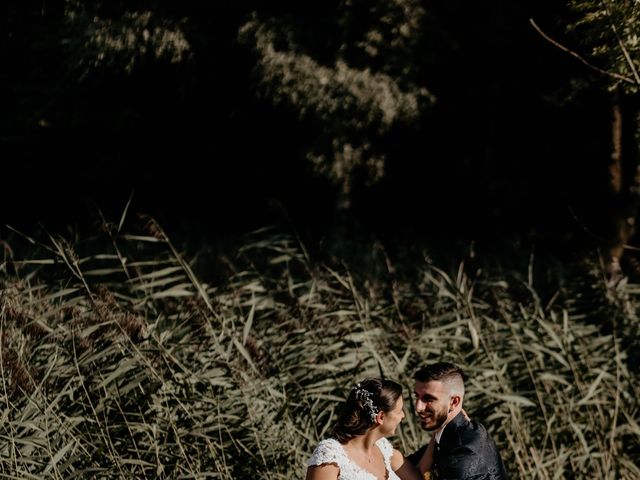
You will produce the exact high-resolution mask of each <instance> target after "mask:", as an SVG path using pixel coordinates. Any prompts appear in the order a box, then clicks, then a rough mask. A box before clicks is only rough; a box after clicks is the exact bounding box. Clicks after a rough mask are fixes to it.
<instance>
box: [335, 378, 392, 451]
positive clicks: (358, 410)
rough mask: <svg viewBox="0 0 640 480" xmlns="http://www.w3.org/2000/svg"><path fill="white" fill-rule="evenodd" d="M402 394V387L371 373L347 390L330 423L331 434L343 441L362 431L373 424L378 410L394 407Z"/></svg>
mask: <svg viewBox="0 0 640 480" xmlns="http://www.w3.org/2000/svg"><path fill="white" fill-rule="evenodd" d="M401 396H402V387H401V386H400V385H399V384H397V383H396V382H394V381H392V380H387V379H384V378H380V377H374V378H366V379H364V380H362V381H361V382H360V383H357V384H356V385H355V386H354V387H353V388H352V389H351V391H350V392H349V396H348V397H347V401H346V402H345V403H344V405H343V407H342V412H341V414H340V417H339V418H338V421H337V422H336V425H335V426H334V427H333V433H332V434H333V437H334V438H335V439H336V440H338V441H339V442H340V443H346V442H347V441H348V440H351V439H352V438H353V437H356V436H358V435H362V434H363V433H365V432H366V431H367V430H369V428H371V427H372V426H373V425H374V424H375V420H376V416H377V415H378V413H380V412H385V413H388V412H390V411H391V410H393V407H394V406H395V405H396V402H397V401H398V399H399V398H400V397H401Z"/></svg>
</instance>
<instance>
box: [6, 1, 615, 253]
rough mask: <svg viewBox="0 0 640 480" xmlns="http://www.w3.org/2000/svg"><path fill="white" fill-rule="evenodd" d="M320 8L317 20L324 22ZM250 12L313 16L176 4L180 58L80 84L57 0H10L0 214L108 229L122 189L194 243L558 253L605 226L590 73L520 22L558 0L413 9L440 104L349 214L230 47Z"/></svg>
mask: <svg viewBox="0 0 640 480" xmlns="http://www.w3.org/2000/svg"><path fill="white" fill-rule="evenodd" d="M157 5H160V6H161V5H162V3H157ZM327 5H328V6H326V9H325V7H323V6H320V7H317V9H316V11H314V12H313V13H312V15H313V16H314V17H313V18H314V19H315V20H317V17H318V16H320V17H322V15H323V14H325V15H326V16H327V19H330V16H331V8H330V7H331V5H332V2H328V3H327ZM176 8H177V7H176ZM255 8H258V9H263V10H265V9H266V10H268V11H270V12H271V13H272V14H274V13H275V14H278V13H281V14H285V13H286V14H287V15H290V16H292V17H293V18H299V19H301V21H303V20H304V21H310V20H309V17H306V16H305V15H307V13H305V11H304V10H303V7H301V6H299V5H298V6H295V4H291V3H286V2H271V3H269V2H245V3H242V2H240V3H239V4H233V5H232V4H231V3H230V2H229V3H225V2H222V3H220V4H217V5H215V6H203V5H199V4H198V3H197V2H192V3H189V2H187V3H185V4H184V5H182V6H181V7H180V12H179V16H183V15H184V16H186V17H187V18H188V19H189V28H188V29H187V36H188V38H189V40H190V44H191V46H192V55H193V56H192V59H191V60H190V61H189V62H184V63H183V64H179V65H174V64H167V63H165V64H162V63H161V62H160V63H159V62H155V63H154V62H150V61H149V62H148V63H144V62H143V63H142V65H141V66H139V67H138V68H136V70H135V71H134V73H133V74H123V73H122V72H121V71H117V70H115V69H114V70H113V71H109V70H108V69H105V70H102V71H100V72H99V73H98V74H94V75H92V76H90V77H89V78H88V79H84V80H82V81H79V80H78V74H77V72H76V70H75V69H74V58H75V57H74V55H73V51H72V53H69V50H68V49H65V48H63V46H61V45H63V44H62V43H61V41H60V38H61V34H60V32H61V31H62V30H63V25H64V22H63V15H62V11H63V4H62V3H61V4H59V5H58V4H55V2H54V4H52V5H49V6H47V10H46V12H45V14H44V15H43V14H42V12H43V7H42V5H41V4H35V3H29V2H27V3H24V4H23V3H20V4H18V3H16V2H13V3H10V6H9V7H8V13H9V15H8V16H7V20H6V23H5V26H6V29H5V33H4V34H3V51H4V54H5V55H4V57H5V61H4V63H5V68H3V71H4V73H3V75H2V80H3V83H4V86H5V88H4V89H3V91H4V92H5V93H4V100H3V105H4V108H3V109H2V111H3V115H2V117H3V118H2V132H3V133H2V138H1V142H0V155H1V157H2V189H1V193H0V195H1V198H0V204H1V205H2V207H0V214H1V216H2V223H3V224H10V225H12V226H15V227H16V228H20V229H26V230H31V229H33V228H35V227H36V226H37V224H38V223H41V224H44V225H45V226H47V227H48V228H50V229H53V230H56V229H64V228H65V226H66V225H76V226H80V227H83V226H91V225H93V224H94V223H95V222H96V215H95V211H96V209H100V210H102V211H103V212H104V214H105V215H106V216H107V217H108V218H109V219H111V220H114V221H118V220H119V217H120V214H121V213H122V211H123V209H124V207H125V205H126V203H127V201H128V199H129V197H130V195H131V194H132V193H133V200H132V204H131V214H132V216H133V215H134V214H135V213H137V212H141V213H146V214H149V215H151V216H153V217H155V218H156V219H158V221H159V222H160V223H161V224H162V225H163V226H164V227H165V229H167V230H168V231H171V232H176V233H180V232H182V233H187V234H190V235H203V236H206V237H209V238H215V237H223V236H228V235H236V234H241V233H243V232H247V231H249V230H251V229H253V228H258V227H261V226H264V225H269V224H273V223H290V224H292V225H294V226H295V227H296V228H297V229H299V230H300V231H302V232H305V233H308V234H309V235H311V236H321V235H323V234H325V233H326V232H327V231H332V230H335V229H336V228H344V227H345V226H347V230H349V229H352V231H354V230H356V229H357V230H358V231H359V232H367V233H372V234H375V235H379V236H381V237H384V238H388V239H389V240H392V241H395V240H402V241H414V240H416V239H431V240H434V241H442V242H448V241H470V240H479V241H486V243H487V244H491V243H492V242H494V241H497V240H499V239H509V240H508V241H511V239H513V238H520V239H522V238H525V239H537V240H536V241H538V242H546V243H548V244H556V245H557V246H559V247H560V245H561V244H562V243H563V242H564V244H565V247H564V248H566V245H567V244H568V245H574V244H576V243H580V242H586V243H588V242H591V241H593V239H594V238H596V237H597V234H598V232H599V231H601V230H602V223H603V222H605V220H606V218H605V217H606V212H605V211H604V209H603V207H602V205H603V203H602V201H601V198H602V196H603V195H604V194H605V191H606V188H607V181H608V177H607V175H608V174H607V165H608V159H609V155H610V124H611V115H610V105H609V100H608V97H607V95H605V94H604V93H603V92H602V91H601V90H599V89H596V88H592V89H582V90H579V91H576V90H575V89H574V90H572V89H571V80H572V79H574V78H577V77H585V76H588V75H590V74H591V72H589V71H588V69H587V68H586V67H584V66H583V65H581V64H579V63H578V62H577V61H576V60H575V59H573V58H571V57H570V56H568V55H567V54H565V53H563V52H561V51H560V50H558V49H557V48H555V47H554V46H552V45H551V44H549V43H548V42H546V41H545V40H544V39H543V38H542V37H541V36H540V35H539V34H538V33H537V32H536V31H535V30H534V29H533V28H532V27H531V25H530V24H529V18H535V20H536V21H537V23H538V24H539V25H540V26H541V27H542V28H544V29H545V30H546V31H548V32H549V33H550V34H553V35H554V36H555V38H558V39H559V40H560V41H567V42H569V41H570V40H568V39H567V38H566V36H565V33H564V25H565V24H566V22H567V18H568V17H567V15H568V13H567V12H566V7H564V6H563V5H561V2H550V1H549V2H533V1H529V2H508V1H494V2H461V1H453V2H425V8H426V9H427V11H428V12H430V17H429V22H428V26H429V28H430V29H431V30H430V31H431V37H430V42H431V43H430V45H431V46H432V47H433V48H432V49H431V50H430V51H429V52H425V57H424V58H421V59H420V61H425V62H427V63H428V67H429V68H426V69H425V71H426V72H427V73H425V78H424V84H425V85H426V86H427V87H428V88H429V90H430V91H431V92H432V93H433V94H434V95H435V97H436V98H437V102H436V104H435V106H434V107H433V108H432V109H430V110H429V111H428V112H426V113H425V114H424V115H423V116H422V117H421V118H420V119H419V120H418V121H417V122H415V123H414V124H413V125H411V126H409V127H407V128H403V129H398V130H394V131H392V132H391V133H390V134H389V136H388V138H387V139H386V141H387V142H388V152H389V154H388V158H387V171H386V175H385V178H384V179H383V181H382V182H380V183H379V184H377V185H375V186H373V187H365V186H364V185H360V184H358V183H357V182H356V188H355V190H354V192H353V197H352V208H351V209H350V210H348V211H343V210H340V209H338V208H336V195H337V189H336V187H334V186H332V185H331V184H330V183H329V182H328V181H327V180H325V179H323V178H319V177H317V176H314V175H313V174H312V173H311V171H310V169H309V166H308V164H307V162H306V161H304V154H305V151H306V148H307V147H308V145H309V143H310V142H311V141H312V140H313V135H314V133H313V132H312V131H310V130H309V129H307V126H306V125H305V124H304V122H300V121H299V120H298V119H297V118H296V117H295V116H294V115H293V114H292V113H291V112H289V111H287V110H286V109H283V108H277V107H274V106H273V105H272V104H271V103H269V102H268V101H266V100H265V99H260V98H258V97H257V96H256V86H255V81H254V79H253V78H252V69H253V66H254V62H255V59H254V58H253V57H252V56H251V54H250V52H248V50H247V49H246V48H245V47H243V46H242V45H240V44H238V42H237V32H238V28H239V26H240V25H242V24H243V23H244V22H245V21H246V19H247V18H248V16H249V15H250V12H251V11H252V9H255ZM323 9H325V10H323ZM167 12H168V13H169V14H171V13H172V12H171V10H170V9H166V8H165V13H167ZM569 98H570V99H569ZM567 99H569V100H567ZM590 232H591V233H590ZM594 233H595V236H594ZM569 248H571V247H569Z"/></svg>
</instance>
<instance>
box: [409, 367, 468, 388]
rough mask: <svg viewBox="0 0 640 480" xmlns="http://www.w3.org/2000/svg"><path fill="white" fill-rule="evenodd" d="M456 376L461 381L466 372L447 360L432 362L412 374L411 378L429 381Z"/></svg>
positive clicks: (445, 379) (444, 379)
mask: <svg viewBox="0 0 640 480" xmlns="http://www.w3.org/2000/svg"><path fill="white" fill-rule="evenodd" d="M456 377H458V378H460V379H462V382H463V383H464V381H465V380H466V379H467V376H466V374H465V373H464V371H463V370H462V369H461V368H460V367H458V366H457V365H454V364H453V363H449V362H437V363H432V364H430V365H426V366H424V367H422V368H421V369H420V370H418V371H416V373H414V374H413V379H414V380H416V381H417V382H431V381H434V380H438V381H441V382H446V381H447V380H451V379H454V378H456Z"/></svg>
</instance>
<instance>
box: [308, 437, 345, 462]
mask: <svg viewBox="0 0 640 480" xmlns="http://www.w3.org/2000/svg"><path fill="white" fill-rule="evenodd" d="M343 456H344V455H343V453H342V449H341V447H340V444H339V443H338V441H337V440H334V439H332V438H329V439H326V440H322V441H321V442H320V443H319V444H318V446H317V447H316V449H315V450H314V451H313V453H312V454H311V458H310V459H309V461H308V462H307V466H308V467H313V466H316V465H324V464H327V463H331V464H333V465H336V466H337V467H338V468H340V469H341V470H342V457H343Z"/></svg>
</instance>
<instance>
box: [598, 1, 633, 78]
mask: <svg viewBox="0 0 640 480" xmlns="http://www.w3.org/2000/svg"><path fill="white" fill-rule="evenodd" d="M602 5H603V6H604V9H605V10H606V12H607V16H608V17H609V25H611V30H613V33H614V35H615V36H616V40H618V45H619V46H620V49H621V50H622V54H623V55H624V59H625V60H626V61H627V64H628V65H629V68H630V69H631V73H633V78H634V79H635V81H636V82H635V83H636V85H640V76H638V70H637V69H636V66H635V65H634V64H633V61H632V60H631V55H629V51H628V50H627V47H625V46H624V42H623V41H622V37H620V34H619V33H618V28H617V27H616V24H615V22H614V21H613V15H611V10H610V9H609V5H607V2H605V1H603V2H602Z"/></svg>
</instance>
